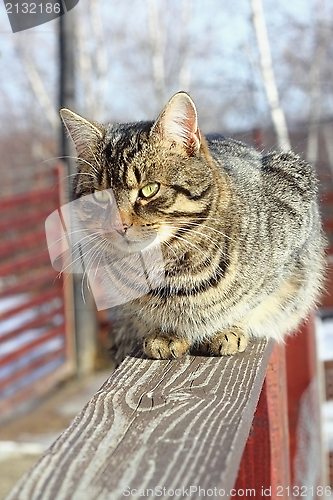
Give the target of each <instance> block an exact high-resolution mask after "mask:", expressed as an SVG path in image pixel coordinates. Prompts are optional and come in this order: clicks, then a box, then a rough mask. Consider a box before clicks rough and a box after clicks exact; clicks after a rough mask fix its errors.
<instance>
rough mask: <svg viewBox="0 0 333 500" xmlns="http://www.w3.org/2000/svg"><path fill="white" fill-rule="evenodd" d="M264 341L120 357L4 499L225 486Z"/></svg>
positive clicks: (231, 479)
mask: <svg viewBox="0 0 333 500" xmlns="http://www.w3.org/2000/svg"><path fill="white" fill-rule="evenodd" d="M272 347H273V343H271V342H269V343H267V341H266V340H262V341H255V342H253V343H251V344H250V346H249V348H248V349H247V350H246V352H245V353H242V354H238V355H236V356H233V357H224V358H208V357H201V356H200V357H199V356H186V357H184V358H181V359H177V360H172V361H168V360H163V361H156V360H148V359H143V357H142V356H141V355H140V354H139V353H137V354H135V355H133V356H130V357H127V358H126V360H125V361H124V362H123V363H122V365H121V366H120V367H119V368H118V369H117V370H116V371H115V372H114V373H113V374H112V375H111V377H110V378H109V379H108V380H107V381H106V382H105V384H104V385H103V386H102V387H101V389H100V390H99V391H98V392H97V393H96V395H95V396H94V397H93V398H92V400H91V401H90V402H89V403H88V404H87V406H86V407H85V408H84V410H83V411H82V412H81V413H80V414H79V415H78V416H77V417H76V419H75V420H74V421H73V423H72V424H71V425H70V427H69V428H68V429H67V430H66V431H65V432H64V433H63V434H62V435H61V436H60V438H59V439H58V440H57V441H56V442H55V443H54V444H53V446H52V447H51V448H50V449H49V450H48V451H47V452H46V453H45V455H44V456H43V457H42V458H41V459H40V461H39V462H38V463H37V465H36V466H35V467H34V468H33V469H32V470H31V471H30V472H29V473H27V474H26V475H25V476H24V477H23V478H22V480H21V481H20V482H19V483H18V484H17V486H16V487H15V488H14V490H12V492H11V493H10V494H9V496H8V497H7V500H18V499H20V500H37V499H43V500H48V499H50V500H51V499H52V500H67V499H71V500H83V499H89V500H97V499H98V500H106V499H108V500H116V499H123V498H124V491H128V489H129V488H130V489H136V490H140V489H143V490H146V489H147V488H150V489H154V488H156V487H158V486H159V487H161V488H163V487H165V488H166V489H167V490H168V489H173V490H175V489H176V488H180V489H183V488H185V489H186V488H190V487H191V486H193V487H194V486H197V487H198V488H199V486H200V487H201V488H205V489H206V490H207V489H209V488H211V489H214V488H215V487H216V488H224V489H225V490H226V492H227V491H228V490H230V489H231V488H233V486H234V483H235V479H236V476H237V473H238V467H239V462H240V459H241V456H242V453H243V449H244V446H245V443H246V440H247V436H248V433H249V429H250V426H251V423H252V419H253V414H254V411H255V408H256V405H257V402H258V398H259V394H260V390H261V387H262V383H263V380H264V377H265V373H266V368H267V365H268V361H269V358H270V354H271V351H272ZM126 488H127V490H126ZM157 496H158V495H153V494H152V492H150V495H149V498H155V497H156V498H157ZM193 497H194V498H195V495H193Z"/></svg>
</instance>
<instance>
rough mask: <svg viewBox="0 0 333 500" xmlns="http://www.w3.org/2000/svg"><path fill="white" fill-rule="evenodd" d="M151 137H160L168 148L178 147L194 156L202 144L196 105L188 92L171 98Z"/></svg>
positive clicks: (152, 130)
mask: <svg viewBox="0 0 333 500" xmlns="http://www.w3.org/2000/svg"><path fill="white" fill-rule="evenodd" d="M151 136H152V137H158V138H159V139H162V141H163V142H164V143H165V144H166V146H167V147H169V148H173V147H178V148H179V149H181V150H182V151H183V152H185V153H186V154H187V155H188V156H193V154H195V153H196V152H197V151H198V150H199V148H200V143H201V137H200V131H199V128H198V115H197V110H196V108H195V104H194V102H193V101H192V99H191V98H190V96H189V95H188V94H186V92H178V93H177V94H175V95H174V96H173V97H171V99H170V101H169V102H168V104H167V105H166V106H165V108H164V109H163V111H162V113H161V114H160V116H159V117H158V118H157V120H156V122H155V123H154V125H153V127H152V129H151Z"/></svg>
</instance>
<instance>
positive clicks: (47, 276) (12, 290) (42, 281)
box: [0, 268, 62, 298]
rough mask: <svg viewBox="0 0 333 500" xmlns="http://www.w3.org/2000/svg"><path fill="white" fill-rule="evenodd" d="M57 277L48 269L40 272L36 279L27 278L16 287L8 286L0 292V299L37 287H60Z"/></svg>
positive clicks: (52, 270) (56, 274) (60, 282)
mask: <svg viewBox="0 0 333 500" xmlns="http://www.w3.org/2000/svg"><path fill="white" fill-rule="evenodd" d="M58 276H59V273H57V272H56V271H54V269H52V268H50V270H48V271H44V272H41V273H40V274H39V275H38V276H36V277H33V278H28V279H26V280H22V281H21V280H20V281H19V282H18V283H17V284H16V285H12V286H8V287H6V288H4V289H3V290H0V298H2V297H8V296H9V295H15V294H17V293H26V292H31V291H32V290H34V289H35V288H39V287H45V286H48V288H50V287H56V286H60V287H62V281H60V280H59V279H57V277H58Z"/></svg>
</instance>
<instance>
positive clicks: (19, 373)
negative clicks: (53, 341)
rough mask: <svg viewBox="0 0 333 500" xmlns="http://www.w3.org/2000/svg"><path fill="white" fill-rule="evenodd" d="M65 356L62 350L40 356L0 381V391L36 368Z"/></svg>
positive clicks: (64, 351)
mask: <svg viewBox="0 0 333 500" xmlns="http://www.w3.org/2000/svg"><path fill="white" fill-rule="evenodd" d="M65 354H66V350H65V349H64V348H61V349H57V350H56V351H53V352H49V353H47V354H44V355H42V356H40V357H39V358H37V359H35V360H34V361H32V362H31V363H29V365H28V366H25V367H24V368H22V369H21V370H16V371H15V372H14V373H13V374H12V375H11V376H10V377H7V378H5V379H4V380H0V391H1V390H2V389H4V388H5V387H7V386H8V385H9V384H12V383H13V382H16V381H17V380H20V378H23V377H26V376H27V375H29V373H31V372H32V371H33V370H36V369H37V368H40V367H41V366H43V365H45V364H47V363H49V362H50V361H52V360H53V359H56V358H57V357H59V356H61V355H65Z"/></svg>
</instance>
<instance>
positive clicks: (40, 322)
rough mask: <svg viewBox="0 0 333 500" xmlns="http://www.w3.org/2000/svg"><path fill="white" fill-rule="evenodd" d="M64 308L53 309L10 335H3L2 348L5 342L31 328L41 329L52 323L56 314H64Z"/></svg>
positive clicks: (1, 338)
mask: <svg viewBox="0 0 333 500" xmlns="http://www.w3.org/2000/svg"><path fill="white" fill-rule="evenodd" d="M63 311H64V308H63V305H61V306H59V307H57V308H55V309H53V310H52V311H50V312H47V313H45V314H40V315H39V316H38V318H35V319H33V320H32V321H28V322H26V323H24V325H22V326H20V327H19V328H15V330H12V331H10V332H8V333H5V334H4V335H1V337H0V346H1V343H2V342H5V341H7V340H10V339H11V338H13V337H16V336H17V335H19V334H21V333H23V332H25V331H27V330H30V329H31V328H39V327H41V326H45V324H46V323H47V322H48V321H50V320H51V319H52V318H53V317H54V316H55V315H56V314H60V313H63Z"/></svg>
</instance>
